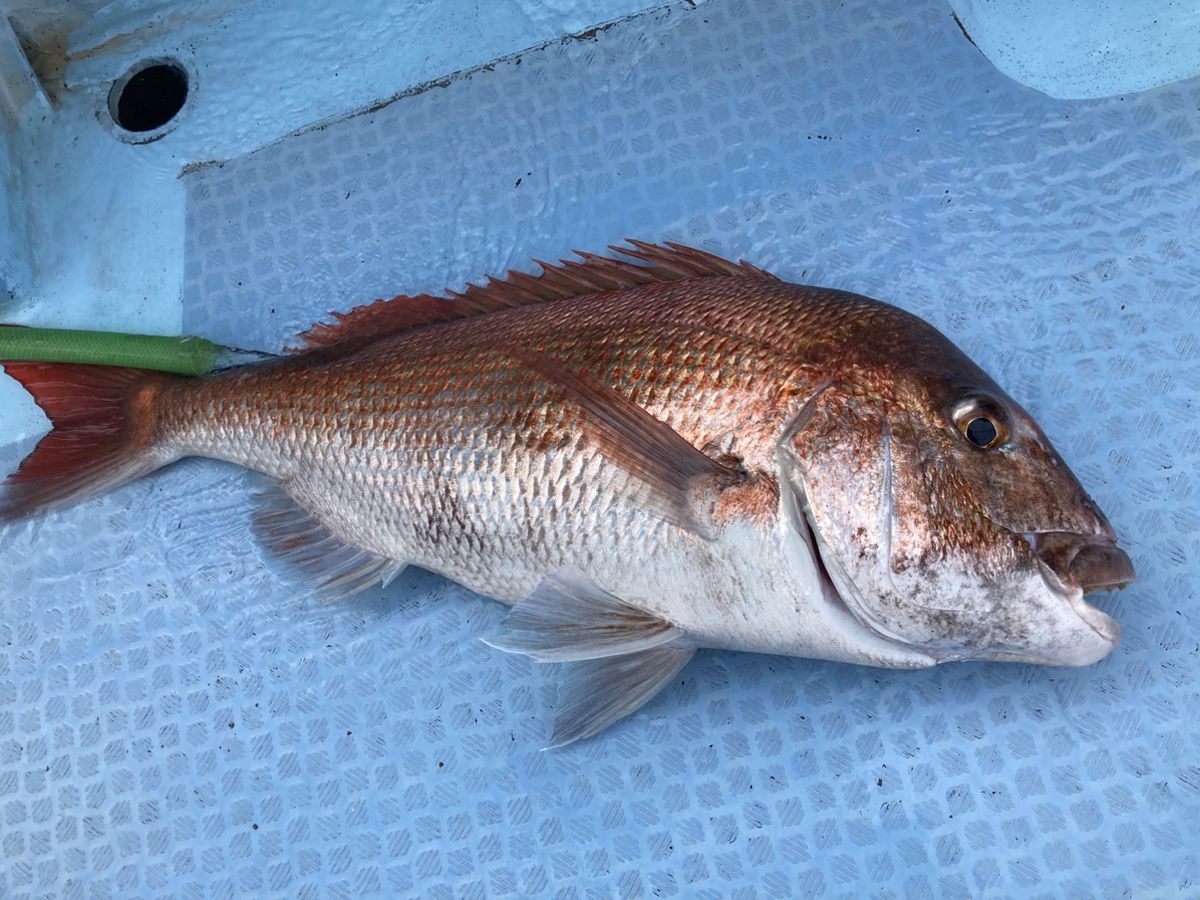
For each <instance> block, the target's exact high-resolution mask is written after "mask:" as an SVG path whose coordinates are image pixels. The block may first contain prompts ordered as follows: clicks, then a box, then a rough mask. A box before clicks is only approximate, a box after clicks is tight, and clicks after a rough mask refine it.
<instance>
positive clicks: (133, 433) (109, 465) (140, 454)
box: [0, 362, 177, 521]
mask: <svg viewBox="0 0 1200 900" xmlns="http://www.w3.org/2000/svg"><path fill="white" fill-rule="evenodd" d="M3 365H4V371H5V372H6V373H7V374H9V375H11V376H12V377H13V378H15V379H16V380H17V381H19V382H20V383H21V386H22V387H24V388H25V389H26V390H27V391H29V393H30V394H32V395H33V399H34V401H35V402H36V403H37V404H38V406H40V407H41V408H42V410H43V411H44V412H45V413H46V415H47V416H48V417H49V419H50V423H51V425H52V426H53V430H52V431H51V432H50V433H49V434H47V435H46V436H45V437H43V438H42V440H41V441H40V442H39V443H38V445H37V446H36V447H35V448H34V450H33V452H32V453H30V454H29V455H28V456H27V457H25V459H24V461H23V462H22V463H21V466H20V468H18V469H17V471H16V472H14V473H12V474H11V475H9V476H8V479H7V480H6V481H5V482H4V484H3V485H0V521H4V520H12V519H17V518H20V517H22V516H25V515H28V514H30V513H35V512H41V511H43V510H47V509H50V508H53V507H56V506H62V505H65V504H68V503H73V502H75V501H78V500H82V499H84V498H86V497H91V496H93V495H95V494H99V493H101V492H103V491H107V490H111V489H113V488H116V487H119V486H120V485H122V484H125V483H126V482H127V481H131V480H133V479H134V478H137V477H139V476H141V475H146V474H148V473H150V472H152V471H154V470H155V469H157V468H159V467H161V466H163V465H166V464H167V463H169V462H172V461H173V459H174V458H175V457H174V454H166V453H164V452H162V451H161V450H159V449H156V447H155V437H154V431H155V428H154V419H155V406H156V398H157V395H158V392H159V390H160V388H161V387H162V385H164V384H165V383H167V382H168V381H170V380H173V379H174V378H175V377H177V376H169V375H163V374H161V373H158V372H150V371H147V370H145V369H132V368H122V367H117V366H91V365H76V364H65V363H46V362H5V363H4V364H3Z"/></svg>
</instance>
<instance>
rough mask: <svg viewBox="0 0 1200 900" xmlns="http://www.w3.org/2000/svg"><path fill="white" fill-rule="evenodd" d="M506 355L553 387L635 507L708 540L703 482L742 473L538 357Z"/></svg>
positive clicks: (724, 482)
mask: <svg viewBox="0 0 1200 900" xmlns="http://www.w3.org/2000/svg"><path fill="white" fill-rule="evenodd" d="M509 352H510V354H511V355H512V356H514V357H516V358H517V359H519V360H520V361H521V362H522V363H524V364H525V365H526V366H528V367H529V368H530V369H532V370H533V371H535V372H537V373H538V374H539V375H541V376H542V377H543V378H546V379H548V380H549V381H552V382H554V384H555V385H557V387H558V388H559V389H560V390H562V391H563V393H565V394H566V396H567V398H568V399H569V400H570V401H571V402H572V403H574V404H575V405H576V406H577V407H578V408H579V409H580V410H581V411H582V413H583V422H582V425H583V430H584V433H585V434H586V435H587V437H588V440H589V441H591V442H592V444H594V445H595V446H596V448H597V449H598V450H599V451H600V453H602V454H603V455H604V458H605V459H607V460H608V461H609V462H611V463H613V464H614V465H616V466H618V467H620V468H621V469H622V470H624V471H625V472H626V473H627V474H628V475H629V476H630V478H631V480H632V482H633V483H632V485H631V487H632V492H633V493H634V494H635V495H636V496H637V499H638V502H639V503H640V505H641V506H643V507H644V508H646V509H647V510H649V511H652V512H654V513H656V514H658V515H660V516H662V517H663V518H665V519H666V520H667V521H669V522H673V523H674V524H676V525H678V526H679V527H681V528H685V529H687V530H688V531H691V532H693V533H696V534H699V535H701V536H703V537H706V538H709V537H711V536H712V535H711V533H710V532H711V529H710V528H709V526H708V523H707V522H706V521H705V516H703V515H702V514H699V513H698V511H697V509H696V506H695V500H694V496H695V494H694V491H695V488H696V487H697V486H698V485H699V484H700V483H701V481H703V480H708V482H709V483H710V484H711V485H712V486H713V487H715V488H717V489H721V488H725V487H728V486H730V485H733V484H737V483H739V482H741V481H743V480H745V477H746V475H745V472H743V471H741V470H738V469H733V468H730V467H729V466H726V465H722V464H721V463H719V462H717V461H716V460H714V459H711V458H710V457H708V456H705V455H704V453H702V452H701V451H700V450H698V449H696V448H695V447H694V446H692V445H691V444H690V443H688V441H687V439H686V438H684V437H683V436H682V435H680V434H679V433H678V432H677V431H675V430H674V429H673V428H671V426H670V425H668V424H667V423H666V422H663V421H661V420H659V419H656V418H655V417H654V416H652V415H650V413H648V412H647V411H646V410H644V409H642V408H641V407H640V406H638V405H637V404H636V403H634V402H633V401H632V400H629V399H628V398H627V397H623V396H621V395H620V394H619V393H617V392H616V391H615V390H613V389H612V388H611V387H609V386H608V385H606V384H603V383H601V382H599V381H597V380H596V379H594V378H592V377H590V376H588V375H585V374H584V373H581V372H576V371H573V370H572V369H569V368H568V367H566V366H564V365H563V364H562V363H560V362H559V361H558V360H555V359H552V358H550V357H548V356H546V355H545V354H543V353H536V352H533V351H529V350H523V349H513V350H510V351H509Z"/></svg>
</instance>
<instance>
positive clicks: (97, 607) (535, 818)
mask: <svg viewBox="0 0 1200 900" xmlns="http://www.w3.org/2000/svg"><path fill="white" fill-rule="evenodd" d="M1198 109H1200V84H1197V83H1196V82H1194V81H1193V82H1189V83H1182V84H1177V85H1174V86H1170V87H1166V88H1162V89H1158V90H1155V91H1153V92H1149V93H1145V94H1140V95H1137V96H1130V97H1124V98H1113V99H1110V100H1104V101H1093V102H1085V103H1062V102H1056V101H1051V100H1049V99H1047V98H1046V97H1043V96H1041V95H1039V94H1036V93H1034V92H1032V91H1029V90H1026V89H1022V88H1020V87H1018V86H1016V85H1014V84H1012V83H1011V82H1008V81H1006V80H1005V79H1004V78H1003V77H1002V76H1001V75H999V74H998V73H997V72H996V71H995V70H993V69H992V68H991V67H990V66H989V65H988V63H987V62H986V61H985V60H984V58H983V57H982V56H981V55H980V54H979V53H978V52H976V51H975V50H974V48H972V47H971V46H970V45H969V44H968V43H966V42H965V41H964V40H963V39H962V36H961V34H960V33H959V31H958V29H957V28H956V27H955V25H954V23H953V21H952V20H951V19H950V17H949V11H948V9H946V8H945V7H943V6H942V5H941V4H939V3H937V2H933V0H915V2H913V0H905V2H880V3H846V4H841V3H835V2H828V3H806V2H786V0H762V2H756V3H753V4H749V3H739V2H726V0H713V2H710V3H708V4H705V5H703V6H701V7H699V8H697V9H694V10H692V9H689V8H688V7H686V6H684V7H676V8H672V9H670V10H668V11H666V12H660V13H656V14H651V15H648V16H643V17H641V18H640V19H638V20H636V21H634V22H630V23H625V24H622V25H618V26H616V27H613V28H610V29H608V30H606V31H603V32H600V33H598V34H597V35H596V36H595V38H594V39H593V40H589V41H579V42H571V43H567V44H564V45H556V46H553V47H550V48H548V49H545V50H541V51H537V52H533V53H529V54H526V55H525V56H523V57H522V58H521V59H520V61H519V62H517V61H512V62H506V63H502V64H499V65H497V66H496V67H495V68H494V69H493V70H491V71H486V72H481V73H479V74H477V75H475V76H474V77H472V78H469V79H460V80H456V81H453V82H452V83H450V84H449V85H447V86H445V87H442V88H436V89H431V90H429V91H426V92H425V93H422V94H418V95H416V96H411V97H408V98H405V99H403V100H401V101H399V102H396V103H394V104H392V105H390V106H388V107H385V108H383V109H379V110H376V111H374V112H371V113H369V114H366V115H362V116H359V117H356V118H353V119H349V120H346V121H342V122H337V123H334V124H331V125H329V126H328V127H326V128H324V129H322V130H319V131H314V132H311V133H307V134H303V135H299V136H293V137H290V138H288V139H286V140H284V141H283V142H281V143H279V144H277V145H274V146H272V147H269V148H267V149H265V150H262V151H260V152H258V153H255V154H253V155H251V156H248V157H245V158H242V159H238V160H234V161H232V162H230V163H227V164H225V165H224V166H222V167H219V168H210V169H207V170H202V171H199V172H196V173H193V174H190V175H188V176H187V177H186V180H187V187H188V190H189V192H190V202H189V220H188V235H189V240H188V246H187V257H186V266H187V271H188V282H187V283H188V288H187V296H186V298H185V301H186V302H185V310H186V320H185V330H187V331H189V332H193V333H202V334H206V335H208V336H211V337H213V338H216V339H218V340H225V341H229V342H232V343H237V344H240V345H247V344H250V345H254V344H257V345H262V346H265V347H278V346H280V345H282V344H283V343H284V342H285V341H286V340H287V339H288V336H289V335H291V334H292V333H294V332H295V331H297V330H299V329H300V328H302V327H303V326H305V325H307V324H308V323H309V322H310V321H311V320H313V319H314V318H316V317H317V316H318V315H319V314H321V313H322V312H323V311H324V310H326V309H336V308H347V307H349V306H351V305H354V304H356V303H359V302H363V301H365V300H369V299H371V298H373V297H376V296H386V295H390V294H393V293H396V292H400V291H416V290H427V289H437V288H441V287H443V286H447V287H455V286H460V285H461V284H462V283H463V281H464V280H466V279H468V278H475V277H477V276H479V275H481V274H483V273H484V272H487V271H499V270H502V269H504V268H505V267H506V266H510V265H521V264H523V263H524V261H525V260H527V259H528V258H529V257H530V256H534V255H537V256H551V255H555V254H563V253H566V252H567V251H568V250H569V248H571V247H581V248H584V249H598V248H601V247H602V246H604V245H605V244H606V243H609V242H611V241H615V240H619V239H620V238H622V237H624V236H626V235H633V236H640V237H646V238H650V239H660V238H677V239H683V240H686V241H689V242H691V243H695V244H699V245H702V246H705V247H708V248H710V249H713V250H715V251H718V252H721V253H724V254H726V255H731V256H744V257H747V258H749V259H752V260H753V261H755V262H757V263H759V264H761V265H764V266H767V267H770V268H772V269H774V270H775V271H777V272H778V273H779V274H780V275H782V276H784V277H786V278H789V279H792V280H800V281H806V282H811V283H817V284H824V285H829V286H834V287H840V288H847V289H851V290H856V291H860V292H862V293H866V294H871V295H875V296H878V297H880V298H882V299H889V300H892V301H894V302H896V303H898V304H900V305H902V306H905V307H907V308H909V309H911V310H913V311H915V312H917V313H919V314H920V315H922V316H924V317H926V318H927V319H929V320H931V321H932V322H933V323H935V324H936V325H937V326H938V327H940V328H942V329H943V330H944V331H945V332H947V333H948V334H949V335H950V336H951V337H952V338H953V339H955V340H956V341H957V342H959V343H960V345H962V346H963V347H964V348H965V349H966V350H967V351H968V352H969V353H971V354H972V355H973V356H974V357H975V358H976V359H977V360H978V361H979V362H980V363H981V364H983V365H984V367H985V368H987V369H989V370H990V371H991V372H992V373H993V374H994V375H996V376H997V379H998V380H999V381H1000V382H1001V383H1002V384H1004V385H1005V386H1006V387H1007V388H1009V389H1010V391H1011V393H1013V394H1014V395H1015V396H1016V397H1017V398H1018V399H1020V400H1021V401H1023V402H1024V403H1025V404H1026V405H1027V406H1028V407H1029V408H1030V409H1031V411H1032V412H1033V413H1034V414H1035V415H1036V416H1037V417H1038V418H1039V420H1040V421H1041V423H1042V424H1043V426H1044V427H1045V429H1046V431H1047V432H1048V433H1049V434H1050V436H1051V438H1052V439H1053V440H1054V441H1055V442H1056V443H1057V444H1058V445H1059V447H1060V449H1061V450H1062V451H1063V454H1064V456H1065V457H1066V458H1067V460H1068V462H1069V463H1070V464H1071V465H1072V466H1073V468H1074V469H1075V470H1076V472H1077V473H1078V474H1079V476H1080V478H1081V479H1082V481H1083V482H1084V483H1085V485H1086V486H1087V487H1088V488H1089V489H1090V490H1091V491H1092V492H1093V494H1094V496H1095V497H1096V498H1097V500H1098V501H1099V502H1100V504H1101V506H1102V507H1103V508H1104V509H1105V510H1106V511H1107V512H1108V513H1109V516H1110V518H1111V519H1112V520H1113V523H1114V525H1115V527H1116V528H1117V531H1118V532H1119V533H1120V534H1121V536H1122V539H1123V542H1124V543H1125V545H1126V546H1127V547H1128V548H1129V550H1130V552H1131V555H1132V556H1133V558H1134V561H1135V564H1136V565H1137V569H1138V572H1139V574H1140V577H1141V580H1140V581H1139V582H1138V584H1137V585H1135V586H1134V587H1132V588H1130V589H1128V590H1126V591H1124V592H1123V593H1120V594H1118V595H1115V596H1111V597H1109V598H1107V599H1101V600H1100V604H1101V605H1102V606H1104V608H1106V609H1107V610H1109V611H1110V612H1112V613H1113V614H1114V615H1115V616H1116V618H1117V619H1118V620H1119V621H1120V622H1121V624H1122V626H1123V628H1124V640H1123V642H1122V644H1121V645H1120V647H1119V648H1118V649H1117V650H1116V651H1115V652H1114V654H1113V655H1112V656H1111V657H1110V658H1109V659H1107V660H1106V661H1104V662H1103V663H1101V664H1099V665H1097V666H1094V667H1090V668H1086V669H1081V670H1054V669H1046V668H1036V667H1023V666H1016V665H999V664H996V665H981V664H966V665H964V664H957V665H950V666H946V667H942V668H939V669H936V670H933V671H928V672H890V671H880V670H872V669H866V668H856V667H852V666H844V665H836V664H829V663H817V662H809V661H803V660H789V659H780V658H772V657H763V656H753V655H739V654H729V653H716V652H708V653H702V654H700V656H699V657H698V658H697V660H696V661H695V662H693V663H692V664H691V665H690V666H689V667H688V668H687V669H685V670H684V672H683V674H682V676H681V677H680V678H679V679H677V681H676V683H675V684H674V685H673V686H672V687H670V688H669V689H668V690H667V691H666V692H665V693H664V694H663V695H662V696H660V697H659V698H657V699H656V700H655V701H653V702H652V703H651V704H650V705H649V706H647V707H646V708H645V709H644V710H642V711H641V712H640V713H638V714H637V715H635V716H634V717H632V718H631V719H629V720H627V721H625V722H623V723H621V724H620V725H618V726H617V727H615V728H613V729H611V730H610V731H608V732H606V733H605V734H603V735H601V736H600V737H599V738H597V739H594V740H591V741H588V742H586V743H582V744H579V745H575V746H572V747H569V748H567V749H565V750H561V751H557V752H552V753H541V752H538V748H539V747H541V746H542V743H543V741H544V740H545V738H546V735H547V725H548V722H549V719H550V718H552V715H553V707H554V700H555V686H554V685H555V679H554V669H553V668H552V667H542V666H538V665H536V664H533V663H530V662H529V661H527V660H525V659H523V658H519V657H511V656H506V655H504V654H500V653H497V652H494V651H491V650H490V649H488V648H487V647H486V646H485V645H483V644H481V643H480V642H479V641H477V640H476V638H477V637H479V636H480V635H481V634H483V633H485V632H486V631H487V630H488V629H489V628H491V627H492V626H493V625H494V624H495V622H497V621H498V620H499V618H500V617H501V615H502V612H503V610H502V608H501V607H500V606H499V605H498V604H495V603H492V602H490V601H487V600H484V599H482V598H479V597H475V596H472V595H470V594H468V593H466V592H465V591H463V590H462V589H460V588H458V587H455V586H453V585H450V584H448V583H447V582H445V581H442V580H440V579H437V578H435V577H433V576H429V575H425V574H423V573H419V572H410V573H407V574H406V575H405V576H403V577H402V578H400V579H399V580H398V581H397V582H396V583H395V584H393V585H392V586H391V587H390V588H388V589H387V590H381V591H376V592H374V593H371V594H368V595H365V596H363V597H360V598H357V599H355V600H353V601H351V602H347V603H344V604H342V605H339V606H336V607H322V606H320V605H319V604H315V603H313V602H311V601H305V600H301V599H297V598H295V597H293V596H291V595H290V594H289V593H288V591H287V590H286V589H285V588H284V586H283V585H282V583H281V582H280V581H279V580H278V578H277V577H276V576H275V575H274V574H273V573H272V572H271V571H270V570H268V569H267V568H266V567H265V566H264V565H263V563H262V561H261V560H260V558H259V556H258V554H257V553H256V551H255V549H254V548H253V546H252V544H251V542H250V540H249V533H248V528H247V516H248V503H247V494H248V491H249V489H250V487H251V486H252V484H253V478H252V477H251V476H249V475H248V474H246V473H243V472H241V471H239V470H235V469H231V468H229V467H225V466H222V465H219V464H216V463H208V462H201V461H195V462H188V463H186V464H184V465H182V466H179V467H177V468H175V469H172V470H170V471H167V472H164V473H161V474H160V475H158V476H156V477H153V478H151V479H147V480H144V481H142V482H139V483H137V484H135V485H131V486H129V487H128V488H126V489H123V490H121V491H119V492H117V493H115V494H113V495H110V496H108V497H104V498H101V499H99V500H96V501H93V502H90V503H88V504H86V505H84V506H82V507H80V508H78V509H74V510H70V511H67V512H64V513H61V514H58V515H55V516H52V517H50V518H47V519H45V520H42V521H38V522H34V523H29V524H23V525H20V526H15V527H10V528H8V529H6V530H4V531H0V567H2V570H3V572H4V575H3V582H2V583H0V591H2V597H3V605H2V609H3V616H2V617H0V829H2V830H0V850H2V853H3V860H4V862H3V865H2V866H0V895H4V896H11V897H32V896H66V897H91V896H178V897H226V896H243V895H269V896H278V897H326V896H328V897H341V896H350V895H355V896H358V895H389V896H421V897H485V896H488V897H491V896H497V897H499V896H546V897H555V898H593V897H597V898H598V897H611V896H620V897H643V896H677V897H689V898H692V897H710V898H717V897H721V898H724V897H735V898H744V900H750V898H772V897H792V896H805V895H819V896H824V897H859V896H866V895H870V896H878V897H905V898H907V897H930V896H938V897H966V896H1021V897H1063V896H1067V897H1106V898H1121V897H1129V896H1141V897H1146V896H1154V897H1160V896H1172V895H1184V896H1186V895H1193V896H1194V895H1195V894H1196V892H1197V890H1200V888H1198V887H1197V883H1198V881H1200V851H1197V849H1196V842H1195V834H1196V832H1197V828H1198V827H1200V763H1198V760H1200V725H1198V724H1197V718H1196V715H1195V710H1196V708H1197V704H1198V703H1200V689H1198V678H1197V670H1198V668H1200V612H1198V611H1197V607H1196V588H1195V583H1196V580H1197V579H1196V575H1197V559H1200V541H1198V536H1200V515H1198V514H1197V512H1196V509H1197V501H1198V497H1197V493H1196V490H1197V488H1196V485H1197V480H1198V477H1197V466H1198V464H1200V428H1198V426H1197V411H1196V403H1197V400H1196V397H1197V396H1198V395H1200V338H1198V337H1197V334H1198V331H1200V329H1198V327H1197V319H1198V318H1200V262H1198V260H1200V135H1198V133H1197V129H1198V123H1200V113H1198Z"/></svg>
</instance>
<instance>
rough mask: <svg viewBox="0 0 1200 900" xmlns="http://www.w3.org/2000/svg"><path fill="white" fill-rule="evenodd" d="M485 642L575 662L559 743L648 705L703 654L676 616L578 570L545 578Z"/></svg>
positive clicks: (568, 670) (555, 743)
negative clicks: (630, 599)
mask: <svg viewBox="0 0 1200 900" xmlns="http://www.w3.org/2000/svg"><path fill="white" fill-rule="evenodd" d="M484 641H485V643H487V644H490V645H491V646H493V647H496V648H497V649H499V650H505V651H507V652H510V653H524V654H526V655H528V656H531V657H533V658H534V659H536V660H539V661H541V662H566V663H568V665H567V666H566V667H565V669H564V675H565V680H564V684H563V687H562V688H561V689H560V692H559V713H558V715H557V716H556V717H555V720H554V733H553V736H552V738H551V743H550V746H551V747H561V746H562V745H564V744H569V743H571V742H572V741H576V740H579V739H580V738H586V737H591V736H592V735H594V734H597V733H598V732H600V731H602V730H603V729H605V728H607V727H608V726H609V725H611V724H612V723H613V722H616V721H617V720H618V719H622V718H624V717H625V716H627V715H629V714H630V713H632V712H634V711H636V710H637V709H639V708H641V706H642V705H643V704H645V703H646V702H647V701H648V700H650V698H652V697H653V696H654V695H655V694H657V693H658V692H659V691H660V690H662V689H663V688H664V687H665V686H666V684H667V682H669V681H670V680H671V679H672V678H673V677H674V676H675V674H676V673H677V672H679V670H680V669H682V668H683V667H684V665H686V664H687V661H688V660H689V659H691V658H692V654H693V653H695V648H694V647H691V646H688V645H687V643H686V641H685V639H684V635H683V633H682V632H681V631H680V630H679V629H678V628H676V627H675V626H674V625H673V624H671V623H670V622H667V621H666V620H664V619H662V618H660V617H659V616H656V615H654V614H653V613H650V612H647V611H645V610H642V609H638V608H637V607H634V606H632V605H630V604H628V603H625V602H624V601H622V600H621V599H619V598H618V597H614V596H613V595H612V594H609V593H608V592H606V591H603V590H601V589H600V588H599V587H597V586H596V585H595V584H593V583H592V582H591V581H590V580H588V579H587V578H586V577H584V576H583V575H581V574H579V573H577V572H573V571H570V570H564V571H561V572H558V573H555V574H554V575H550V576H547V577H546V578H544V579H542V581H541V582H540V583H539V584H538V586H537V587H536V588H535V589H534V591H533V593H531V594H530V595H529V596H528V597H527V598H526V599H524V600H522V601H521V602H520V603H518V604H517V605H516V606H514V607H513V609H512V611H511V612H510V613H509V614H508V616H506V617H505V619H504V621H503V622H501V623H500V628H499V630H498V631H497V633H496V634H494V635H492V636H490V637H488V638H485V639H484Z"/></svg>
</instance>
